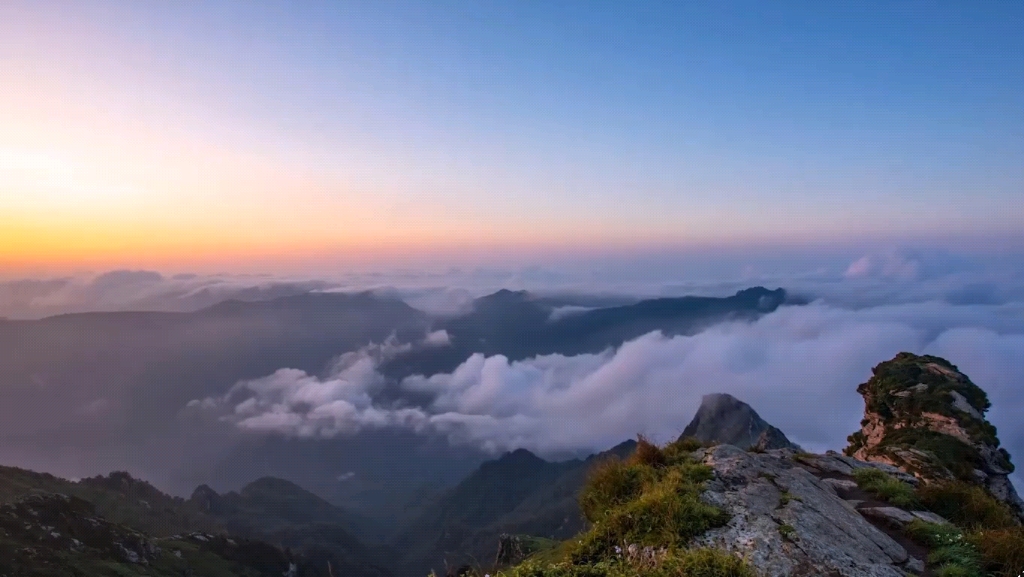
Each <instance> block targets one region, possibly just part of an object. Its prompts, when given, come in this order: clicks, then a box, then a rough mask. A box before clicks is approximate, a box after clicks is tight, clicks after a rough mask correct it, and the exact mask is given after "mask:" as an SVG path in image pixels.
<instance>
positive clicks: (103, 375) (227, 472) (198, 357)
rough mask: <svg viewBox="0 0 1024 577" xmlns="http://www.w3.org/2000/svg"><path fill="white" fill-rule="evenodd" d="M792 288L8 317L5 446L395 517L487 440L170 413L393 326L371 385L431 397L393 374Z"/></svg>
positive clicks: (10, 456) (12, 459)
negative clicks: (283, 491) (295, 488)
mask: <svg viewBox="0 0 1024 577" xmlns="http://www.w3.org/2000/svg"><path fill="white" fill-rule="evenodd" d="M786 298H787V297H786V294H785V291H783V290H781V289H779V290H767V289H764V288H753V289H748V290H744V291H740V292H739V293H737V294H735V295H733V296H730V297H725V298H711V297H680V298H663V299H651V300H645V301H639V302H634V303H629V304H621V303H619V304H613V303H614V301H608V299H594V298H587V297H585V296H581V297H578V298H573V297H572V296H571V295H569V296H565V295H563V296H558V297H543V296H537V295H534V294H531V293H526V292H513V291H507V290H504V291H498V292H496V293H494V294H491V295H487V296H484V297H481V298H479V299H477V300H476V301H475V302H474V306H473V310H472V311H471V312H469V313H468V314H466V315H463V316H458V317H455V318H441V317H430V316H429V315H427V314H425V313H423V312H422V311H418V310H416V309H414V308H412V307H410V306H409V305H407V304H406V303H404V302H402V301H400V300H398V299H395V298H389V297H385V296H380V295H376V294H371V293H358V294H341V293H309V294H301V295H291V296H285V297H280V298H275V299H271V300H266V301H239V300H235V301H226V302H222V303H219V304H216V305H214V306H211V307H208V308H206V309H202V310H199V311H195V312H188V313H152V312H110V313H83V314H68V315H61V316H56V317H50V318H46V319H41V320H35V321H5V322H2V323H0V436H2V437H3V438H4V440H5V442H4V443H3V445H2V446H0V462H7V463H19V464H28V463H32V464H33V466H36V464H39V467H40V468H46V469H48V470H63V471H67V470H68V469H69V468H71V467H74V468H75V469H76V470H75V471H74V473H75V474H81V472H80V471H78V470H77V468H78V467H80V465H68V464H67V462H68V461H70V460H71V459H70V458H65V457H54V458H52V459H51V458H44V459H41V460H40V459H38V458H36V456H40V455H42V456H51V455H71V454H74V455H78V457H76V460H78V461H79V462H81V461H84V462H87V463H89V467H90V469H91V470H88V471H85V473H87V474H95V472H98V471H108V470H112V469H116V468H119V467H121V466H122V465H121V459H122V458H123V455H124V454H126V453H131V454H133V455H136V459H137V460H136V462H135V463H134V466H135V467H136V469H137V470H139V471H145V473H146V476H147V477H150V478H152V479H153V481H154V482H156V483H157V484H158V485H159V486H161V487H163V488H166V489H168V490H171V491H173V492H176V493H178V494H186V495H187V494H188V493H189V492H190V491H191V490H192V489H193V488H194V487H195V486H197V485H199V484H202V483H207V484H209V485H210V486H212V487H217V488H223V487H239V486H242V485H244V484H246V483H248V482H250V481H251V480H253V479H256V478H260V477H264V476H272V477H278V478H287V479H290V480H291V481H294V482H296V483H298V484H299V485H301V486H303V487H308V488H310V489H312V490H314V491H316V492H317V493H318V494H320V495H323V496H324V497H326V498H327V499H328V500H330V501H331V502H334V503H340V504H343V505H345V506H346V507H348V508H351V509H359V510H360V511H363V512H365V513H367V514H372V515H373V516H375V517H379V518H386V519H387V522H388V523H394V522H396V521H397V519H398V518H399V517H401V516H403V515H405V514H406V512H407V510H410V509H415V508H417V507H419V504H418V501H419V500H420V496H422V495H424V494H431V493H434V492H436V491H438V490H440V489H443V488H444V487H450V486H452V485H453V484H455V483H456V482H458V481H459V479H461V478H463V477H464V476H465V475H466V474H467V473H469V472H470V471H472V470H473V469H474V468H475V467H476V466H477V465H478V464H479V463H481V462H483V461H484V460H486V458H487V457H488V455H486V454H484V453H482V452H480V451H477V450H475V449H473V448H470V447H452V446H450V445H449V444H448V443H447V442H446V440H445V439H443V438H440V439H439V438H433V437H430V436H428V435H420V434H414V433H409V432H405V431H364V432H361V433H359V434H358V435H357V436H356V437H355V438H351V439H349V438H339V439H318V440H291V439H285V438H274V437H258V436H249V437H244V438H242V439H241V440H240V439H239V438H238V436H237V435H230V434H229V433H230V432H226V431H225V426H224V425H222V424H218V423H216V422H196V421H187V420H183V419H182V417H181V415H180V414H179V413H180V412H181V411H182V410H183V409H184V407H185V406H186V404H187V403H188V402H189V401H191V400H193V399H203V398H206V397H216V396H219V395H223V394H224V393H225V392H226V391H227V390H228V389H229V388H230V387H231V386H232V385H234V384H235V383H236V382H238V381H240V380H247V379H256V378H260V377H264V376H267V375H270V374H273V373H274V372H275V371H277V370H278V369H282V368H292V369H299V370H302V371H305V372H307V373H308V374H310V375H321V376H322V375H324V374H325V373H326V372H328V371H329V367H330V366H331V363H332V361H333V360H334V359H335V358H336V357H337V355H339V354H341V353H344V352H346V351H353V350H356V349H359V348H360V347H364V346H366V345H367V344H369V343H371V342H373V343H381V342H383V341H384V340H385V339H388V338H389V337H390V336H392V335H394V336H395V338H397V340H398V341H399V342H402V343H409V344H412V345H413V347H412V349H411V350H410V351H408V352H407V353H406V354H403V355H400V356H398V357H396V358H395V359H393V360H392V361H391V362H390V363H388V364H386V365H385V366H383V367H382V371H383V372H384V373H385V374H386V375H387V377H388V378H389V379H391V384H389V385H388V386H386V387H385V389H384V390H383V391H381V392H380V394H381V395H382V400H383V401H385V402H389V403H391V402H393V403H401V404H404V405H405V406H409V405H415V404H417V403H422V402H428V401H429V399H423V398H419V397H416V396H415V395H413V394H411V393H409V392H407V391H402V390H400V389H398V388H397V387H394V386H393V383H394V381H396V380H397V379H401V378H402V377H404V376H407V375H409V374H413V373H422V374H428V375H429V374H433V373H436V372H439V371H451V370H453V369H454V368H456V367H457V366H458V365H459V364H460V363H462V362H464V361H465V360H466V359H467V358H468V357H469V356H470V355H472V354H475V353H483V354H488V355H497V354H500V355H505V356H506V357H508V358H510V359H522V358H527V357H530V356H532V355H538V354H548V353H561V354H566V355H569V354H576V353H581V352H597V351H601V350H605V349H607V348H608V347H615V346H618V345H620V344H621V343H622V342H624V341H626V340H628V339H631V338H635V337H637V336H639V335H642V334H644V333H646V332H649V331H652V330H661V331H663V332H664V333H666V334H683V333H692V332H696V331H699V330H700V329H701V328H702V327H705V326H707V325H709V324H712V323H715V322H720V321H723V320H728V319H753V318H756V317H757V316H758V315H761V314H764V313H766V312H770V311H771V310H774V309H775V308H776V307H778V306H779V305H780V304H782V303H783V302H784V301H785V300H786ZM566 307H569V309H566ZM567 310H568V312H565V311H567ZM560 312H561V313H564V314H559V313H560ZM440 329H444V330H446V331H447V332H448V335H449V337H450V341H451V343H450V345H449V346H425V345H423V344H422V342H421V341H422V340H423V338H424V336H425V335H426V334H427V332H428V331H432V330H440ZM56 445H59V447H60V451H59V452H58V451H56V450H55V449H56ZM26 456H31V457H32V458H31V460H27V458H26ZM66 474H70V473H66ZM339 478H344V479H346V480H345V481H339V480H338V479H339Z"/></svg>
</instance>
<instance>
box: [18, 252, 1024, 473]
mask: <svg viewBox="0 0 1024 577" xmlns="http://www.w3.org/2000/svg"><path fill="white" fill-rule="evenodd" d="M1021 262H1022V261H1021V259H1015V258H999V257H998V256H996V257H989V258H987V259H980V258H973V257H964V256H951V255H950V254H949V253H945V252H935V251H933V252H928V251H925V252H911V251H899V250H888V251H876V252H871V253H867V254H863V255H859V256H855V257H852V258H847V259H845V260H843V261H841V262H840V261H836V262H833V263H832V264H831V265H825V266H819V267H815V268H808V269H806V270H804V271H802V272H801V271H792V270H789V271H782V272H780V271H779V270H776V269H774V268H773V267H771V266H760V267H758V266H748V267H745V268H744V269H743V272H742V274H739V275H733V276H732V277H730V278H729V279H728V280H720V279H715V278H710V277H709V278H704V279H688V278H687V277H686V271H685V270H682V271H680V272H678V273H677V274H675V275H674V276H673V275H672V274H669V275H665V277H664V278H656V277H651V276H645V277H643V278H631V277H630V276H629V275H618V276H616V275H614V274H608V275H601V274H599V273H594V272H590V273H588V274H582V275H581V274H577V275H576V276H573V275H569V274H563V273H556V272H552V271H549V270H546V269H543V268H537V267H534V268H528V269H522V270H518V271H515V270H513V271H502V270H499V269H472V270H466V271H463V270H457V269H452V270H448V271H445V272H442V273H417V272H409V271H405V272H402V273H398V274H391V275H387V274H368V275H348V276H336V277H327V276H323V277H321V278H316V277H310V278H278V277H242V276H223V275H222V276H197V275H177V276H164V275H160V274H157V273H149V272H139V271H117V272H113V273H107V274H104V275H100V276H97V277H94V278H84V279H83V278H66V279H41V280H21V281H10V282H6V283H0V315H6V316H11V317H15V318H19V317H20V318H32V317H39V316H44V315H45V314H53V313H57V312H74V311H79V310H126V309H138V308H150V309H156V310H195V309H197V308H201V307H202V306H209V305H210V304H213V303H214V302H217V301H219V300H223V299H225V298H242V299H248V300H257V299H265V298H273V297H275V296H287V295H290V294H301V293H303V292H309V291H346V292H347V291H359V290H373V291H376V292H377V293H378V294H380V295H382V296H390V297H395V298H402V299H404V300H406V301H407V302H409V303H410V304H412V305H413V306H416V307H418V308H421V309H423V310H426V311H428V312H431V313H433V314H438V315H457V314H460V313H462V312H464V311H466V310H468V308H469V307H471V306H472V299H473V298H474V297H476V296H480V295H482V294H486V293H487V292H490V291H492V290H495V289H497V288H513V289H519V288H526V289H529V290H533V291H535V292H538V293H547V294H560V295H573V294H576V295H590V296H594V295H598V296H614V297H619V298H626V299H634V300H635V299H639V298H646V297H653V296H671V295H683V294H703V295H717V296H724V295H728V294H731V293H733V292H735V291H736V290H738V289H741V288H746V287H749V286H753V285H764V286H768V287H769V288H774V287H776V286H782V287H784V288H786V289H787V290H788V291H789V292H790V293H791V294H792V295H794V296H796V297H800V298H803V299H805V301H806V302H807V303H808V304H802V305H794V306H784V307H782V308H780V309H779V310H777V311H775V312H773V313H771V314H768V315H765V316H763V317H762V318H760V319H759V320H757V321H754V322H731V323H723V324H719V325H715V326H712V327H710V328H708V329H706V330H704V331H703V332H701V333H699V334H695V335H692V336H665V335H663V334H661V333H658V332H653V333H650V334H646V335H643V336H641V337H639V338H636V339H634V340H632V341H629V342H627V343H624V344H622V345H621V346H619V347H617V348H614V349H609V350H607V351H604V352H602V353H599V354H586V355H574V356H563V355H557V354H556V355H545V356H539V357H536V358H530V359H525V360H522V361H516V362H510V361H509V360H508V359H506V358H505V357H503V356H500V355H496V356H489V357H488V356H484V355H481V354H474V355H471V356H469V357H468V358H466V359H465V360H464V361H463V362H462V363H461V365H460V366H458V368H456V369H455V370H454V371H452V372H451V373H446V374H435V375H413V376H409V377H406V378H403V379H402V380H400V381H399V382H397V383H396V382H388V380H387V379H386V378H385V377H384V375H383V374H382V371H381V370H380V369H381V366H382V364H383V363H386V362H387V361H388V360H390V359H392V358H394V357H395V356H397V355H400V354H402V352H404V351H405V350H408V348H409V347H411V346H413V345H416V346H434V347H444V346H448V345H449V344H450V342H451V341H450V339H451V337H450V336H449V335H448V334H447V333H444V334H442V333H433V334H428V335H425V336H424V337H423V340H422V341H420V342H418V343H399V342H396V341H394V340H389V341H387V342H385V343H377V344H368V345H367V346H366V347H364V348H362V349H360V350H356V351H339V353H342V354H341V356H340V357H339V361H338V362H337V363H336V364H334V365H333V366H332V367H330V368H329V369H328V370H326V371H325V372H323V373H319V374H309V373H306V372H303V371H299V370H296V369H294V368H290V367H281V368H280V369H279V370H277V371H276V372H274V373H272V374H268V375H265V376H263V377H261V378H257V379H252V380H246V381H242V382H237V383H225V386H224V391H223V393H222V394H218V395H214V396H210V397H207V398H201V399H195V400H194V401H193V402H192V403H189V405H190V406H188V407H186V408H185V410H186V411H191V412H201V413H202V414H204V415H207V416H211V417H213V418H215V419H217V420H219V421H221V422H226V423H229V424H231V425H232V426H233V427H234V428H235V429H236V430H238V431H245V432H251V433H254V434H276V435H287V436H293V437H300V438H313V437H318V438H327V437H339V436H351V435H355V434H358V433H359V432H360V431H364V430H367V429H380V428H403V429H408V430H413V431H419V432H422V433H424V434H442V435H445V436H447V437H449V438H450V439H451V440H452V441H453V442H456V443H468V444H472V445H474V446H477V447H480V448H483V449H485V450H488V451H492V452H499V451H504V450H510V449H515V448H520V447H522V448H527V449H530V450H533V451H536V452H538V453H540V454H542V455H546V456H551V457H557V456H563V455H568V454H583V453H588V452H594V451H600V450H604V449H607V448H609V447H610V446H613V445H615V444H617V443H619V442H621V441H622V440H624V439H627V438H631V437H634V436H635V435H636V434H638V433H643V434H646V435H649V436H651V437H653V438H655V439H658V440H667V439H670V438H673V437H674V436H676V435H678V434H679V432H680V431H681V430H682V429H683V428H684V427H685V425H686V424H687V422H688V421H689V420H690V419H691V418H692V416H693V414H694V413H695V411H696V409H697V407H698V405H699V404H700V400H701V397H702V396H703V395H704V394H707V393H714V392H726V393H730V394H733V395H735V396H736V397H738V398H740V399H742V400H744V401H746V402H748V403H750V404H751V405H752V406H753V407H754V408H755V409H756V410H757V411H758V412H759V413H760V414H761V415H762V416H763V417H764V418H765V419H766V420H768V421H769V422H771V423H772V424H774V425H776V426H778V427H780V428H781V429H783V430H784V431H785V432H786V434H787V435H788V436H789V437H791V438H792V439H793V440H794V441H795V442H797V443H799V444H801V445H803V446H804V447H806V448H808V449H810V450H824V449H841V448H842V447H843V446H845V444H846V437H847V435H849V434H850V433H851V432H853V431H855V430H856V429H857V428H858V427H859V421H860V419H861V417H862V413H863V401H862V399H861V397H860V396H859V395H858V394H857V392H856V387H857V385H858V384H860V383H862V382H864V381H865V380H867V379H868V378H869V377H870V372H871V368H872V367H873V366H874V365H876V364H878V363H879V362H881V361H883V360H887V359H889V358H891V357H892V356H894V355H895V354H896V353H898V352H900V351H911V352H916V353H927V354H934V355H938V356H942V357H945V358H947V359H949V360H950V361H951V362H953V363H954V364H956V365H957V366H959V368H960V369H961V370H962V371H963V372H965V373H966V374H967V375H968V376H970V377H971V378H972V379H973V380H974V381H975V382H976V383H977V384H978V385H980V386H981V387H982V388H984V389H985V390H986V391H987V392H988V394H989V397H990V399H991V401H992V405H993V408H992V409H991V411H990V412H989V414H988V417H989V419H990V420H991V421H992V422H993V424H995V425H996V426H997V427H998V429H999V433H1000V437H1001V439H1002V442H1003V444H1004V446H1006V447H1007V448H1008V450H1009V451H1010V452H1011V454H1013V455H1015V457H1016V459H1015V460H1016V461H1017V462H1018V463H1024V419H1021V418H1020V415H1022V414H1024V363H1022V362H1021V359H1024V266H1022V265H1021ZM645 266H646V265H645ZM646 268H649V267H646ZM646 268H645V270H646ZM589 306H592V303H588V302H584V301H580V302H579V303H568V304H566V305H565V307H563V308H561V309H556V310H555V311H554V312H553V315H552V322H557V319H558V318H559V317H561V316H564V315H568V314H573V313H574V312H579V311H580V310H585V309H586V308H587V307H589ZM395 389H397V390H398V391H400V392H404V393H407V394H405V395H402V394H399V395H397V396H396V395H395V394H393V393H394V390H395ZM385 390H390V391H391V394H383V393H384V391H385ZM1015 477H1016V478H1015V482H1017V483H1018V484H1019V483H1020V481H1021V476H1020V474H1017V475H1016V476H1015Z"/></svg>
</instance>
